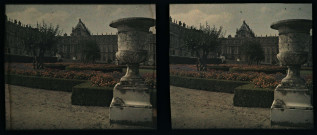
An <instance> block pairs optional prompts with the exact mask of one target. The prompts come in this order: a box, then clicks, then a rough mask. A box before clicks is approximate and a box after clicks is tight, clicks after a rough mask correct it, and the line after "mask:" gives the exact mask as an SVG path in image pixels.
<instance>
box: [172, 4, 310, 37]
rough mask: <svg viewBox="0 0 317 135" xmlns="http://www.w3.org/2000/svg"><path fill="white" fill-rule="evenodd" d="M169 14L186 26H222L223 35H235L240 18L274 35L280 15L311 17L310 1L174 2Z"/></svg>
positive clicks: (283, 16) (257, 29) (300, 17)
mask: <svg viewBox="0 0 317 135" xmlns="http://www.w3.org/2000/svg"><path fill="white" fill-rule="evenodd" d="M170 15H171V17H172V18H173V21H174V19H176V20H177V22H178V21H182V22H185V23H186V24H187V25H189V26H192V25H193V26H195V27H197V28H199V25H200V23H201V24H205V23H206V21H207V22H208V24H211V25H215V26H216V27H219V26H223V27H224V30H226V36H228V35H229V34H230V35H232V36H234V35H235V33H236V29H237V28H240V26H241V25H242V22H243V20H245V22H246V23H247V24H248V25H249V26H250V28H251V29H252V30H253V31H254V33H255V34H256V35H257V36H260V35H261V34H262V36H265V35H270V34H271V35H275V34H276V35H277V34H278V32H277V31H276V30H273V29H271V28H270V25H271V24H272V23H273V22H276V21H279V20H283V19H312V4H261V3H257V4H173V5H170Z"/></svg>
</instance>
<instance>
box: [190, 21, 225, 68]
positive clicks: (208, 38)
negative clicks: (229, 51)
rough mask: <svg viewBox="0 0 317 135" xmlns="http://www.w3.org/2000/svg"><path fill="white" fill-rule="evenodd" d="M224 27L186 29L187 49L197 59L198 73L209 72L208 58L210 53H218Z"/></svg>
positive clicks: (206, 26)
mask: <svg viewBox="0 0 317 135" xmlns="http://www.w3.org/2000/svg"><path fill="white" fill-rule="evenodd" d="M223 36H224V33H223V31H222V27H221V26H220V27H219V28H216V27H215V26H213V27H210V25H208V23H207V22H206V25H205V26H200V28H199V29H198V30H197V29H195V28H194V29H186V30H185V32H184V41H185V46H186V48H187V49H188V50H189V51H191V53H192V54H193V55H194V56H195V57H196V58H197V64H196V67H197V71H206V70H207V57H208V55H209V53H210V52H217V51H218V49H219V46H220V40H219V38H221V37H223Z"/></svg>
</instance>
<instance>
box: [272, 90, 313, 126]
mask: <svg viewBox="0 0 317 135" xmlns="http://www.w3.org/2000/svg"><path fill="white" fill-rule="evenodd" d="M311 95H312V94H311V92H310V90H309V89H298V88H297V89H294V88H285V87H282V85H279V86H277V87H276V89H275V91H274V101H273V104H272V106H271V125H272V126H273V125H281V126H306V127H307V126H313V121H314V119H313V106H312V104H311V103H312V101H311V98H312V97H311Z"/></svg>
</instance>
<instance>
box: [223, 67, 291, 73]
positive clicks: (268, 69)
mask: <svg viewBox="0 0 317 135" xmlns="http://www.w3.org/2000/svg"><path fill="white" fill-rule="evenodd" d="M229 71H230V72H263V73H266V74H276V73H283V74H286V71H287V68H286V67H277V66H272V67H271V66H248V67H232V68H230V70H229Z"/></svg>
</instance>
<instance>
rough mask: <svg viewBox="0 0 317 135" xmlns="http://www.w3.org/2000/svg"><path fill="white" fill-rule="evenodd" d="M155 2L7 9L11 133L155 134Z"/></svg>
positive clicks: (7, 117) (11, 6)
mask: <svg viewBox="0 0 317 135" xmlns="http://www.w3.org/2000/svg"><path fill="white" fill-rule="evenodd" d="M155 8H156V7H155V4H87V5H85V4H45V5H44V4H6V5H5V37H4V51H5V55H4V56H5V63H4V65H5V113H6V114H5V120H6V121H5V125H6V127H5V129H6V130H51V129H76V130H77V129H156V125H157V124H156V119H157V113H156V112H157V111H156V105H157V103H156V29H155V28H156V27H155V26H156V9H155Z"/></svg>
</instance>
